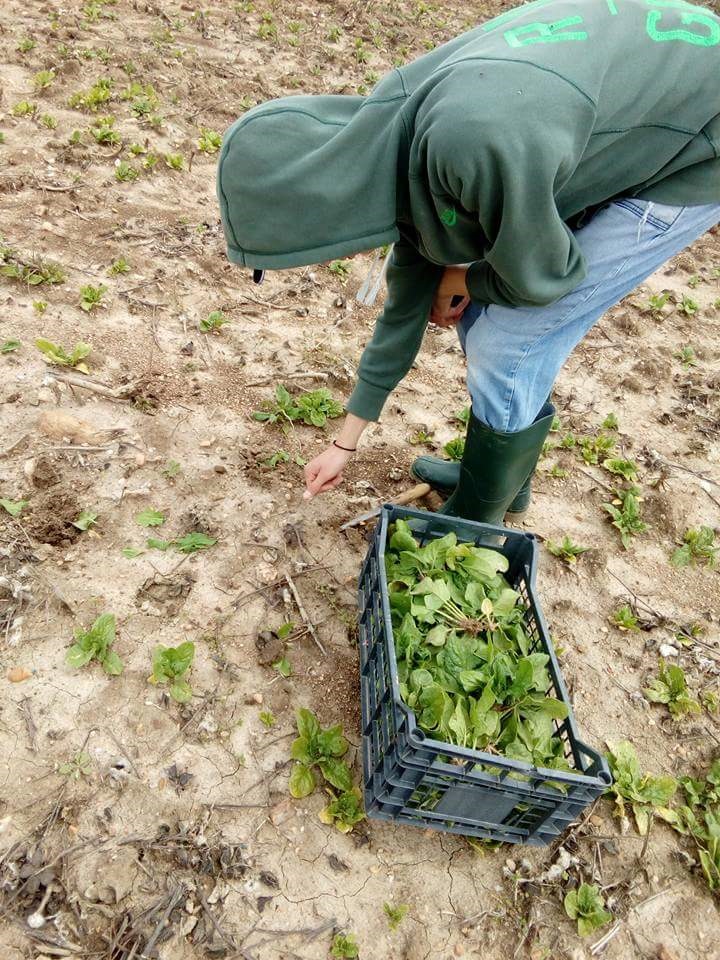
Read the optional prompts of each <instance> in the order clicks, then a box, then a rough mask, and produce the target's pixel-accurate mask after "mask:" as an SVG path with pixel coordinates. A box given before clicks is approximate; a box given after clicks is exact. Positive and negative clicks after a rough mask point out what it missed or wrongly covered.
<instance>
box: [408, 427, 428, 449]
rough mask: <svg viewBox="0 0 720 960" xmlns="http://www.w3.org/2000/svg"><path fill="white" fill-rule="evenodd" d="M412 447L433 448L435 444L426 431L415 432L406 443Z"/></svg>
mask: <svg viewBox="0 0 720 960" xmlns="http://www.w3.org/2000/svg"><path fill="white" fill-rule="evenodd" d="M408 442H409V443H410V444H411V445H412V446H413V447H423V446H425V447H434V446H435V442H434V441H433V435H432V432H430V433H428V432H427V431H426V430H416V431H415V432H414V433H412V434H411V435H410V438H409V441H408Z"/></svg>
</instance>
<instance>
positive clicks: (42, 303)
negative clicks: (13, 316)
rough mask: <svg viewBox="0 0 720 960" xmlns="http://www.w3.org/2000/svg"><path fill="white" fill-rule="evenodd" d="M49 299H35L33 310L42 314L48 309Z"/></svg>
mask: <svg viewBox="0 0 720 960" xmlns="http://www.w3.org/2000/svg"><path fill="white" fill-rule="evenodd" d="M47 308H48V305H47V300H33V310H34V311H35V313H37V315H38V316H40V317H41V316H42V315H43V314H44V313H45V311H46V310H47Z"/></svg>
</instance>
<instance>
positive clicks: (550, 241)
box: [427, 62, 593, 307]
mask: <svg viewBox="0 0 720 960" xmlns="http://www.w3.org/2000/svg"><path fill="white" fill-rule="evenodd" d="M491 72H492V75H493V86H492V93H493V95H492V96H490V95H488V96H485V95H484V79H485V76H484V75H485V74H486V73H488V74H489V73H491ZM463 74H464V76H463ZM436 92H437V91H436ZM453 100H455V101H456V102H455V104H454V106H455V109H452V108H451V102H452V101H453ZM448 101H450V103H449V102H448ZM437 106H439V104H436V105H433V106H432V107H430V108H429V109H430V110H433V109H435V112H436V118H435V122H433V123H432V124H431V125H430V126H429V127H428V138H427V144H428V167H429V174H430V177H431V179H432V178H433V177H435V178H437V183H436V185H435V187H434V189H436V190H437V189H439V191H440V193H441V194H445V195H446V196H448V197H451V198H454V199H456V200H458V201H459V202H460V204H461V206H462V207H463V209H464V210H466V211H468V212H470V213H471V214H473V215H475V216H477V220H478V225H479V227H480V229H481V230H482V231H483V234H484V237H485V256H484V258H483V259H482V260H478V261H476V262H475V263H473V264H472V265H471V266H470V268H469V269H468V274H467V288H468V292H469V294H470V296H471V298H472V299H473V300H475V301H477V302H479V303H483V304H487V303H496V304H501V305H503V306H508V307H521V306H522V307H532V306H543V305H545V304H548V303H552V302H553V301H555V300H558V299H559V298H560V297H562V296H564V295H565V294H567V293H569V292H570V291H571V290H572V289H573V288H574V287H576V286H577V285H578V284H579V283H580V282H581V281H582V279H583V278H584V277H585V273H586V264H585V259H584V257H583V254H582V252H581V250H580V248H579V246H578V243H577V241H576V239H575V237H574V236H573V234H572V232H571V231H570V230H569V229H568V227H567V226H566V225H565V223H564V222H563V220H562V217H561V215H560V213H559V212H558V208H557V203H556V197H557V195H558V193H559V192H560V191H561V190H562V187H563V184H564V183H565V182H566V181H567V180H568V179H569V178H570V176H571V174H572V172H573V171H574V169H575V167H576V165H577V162H578V159H579V157H580V156H582V152H583V149H584V145H585V142H586V139H587V136H588V135H589V132H590V129H591V127H592V117H593V107H592V105H591V104H590V102H589V101H588V100H587V99H586V98H585V96H584V94H581V93H580V92H579V91H578V90H577V89H575V88H574V87H573V86H571V85H570V84H569V83H567V82H566V81H565V80H563V79H562V78H560V77H558V76H556V75H554V74H550V73H544V72H542V71H539V70H535V69H533V68H532V67H531V66H529V65H528V64H524V63H517V62H515V63H493V64H492V65H491V66H489V67H488V65H487V64H483V63H481V64H478V63H477V62H469V63H465V64H462V66H461V67H460V68H459V69H457V70H456V71H455V72H454V77H453V84H452V89H451V90H450V91H449V92H446V96H445V97H444V106H445V115H444V117H442V116H440V115H439V114H438V112H437V110H436V108H437ZM461 107H462V109H460V108H461ZM458 116H462V117H463V120H462V122H461V123H460V124H458V123H455V125H454V129H451V128H450V127H449V124H448V118H452V117H455V118H457V117H458Z"/></svg>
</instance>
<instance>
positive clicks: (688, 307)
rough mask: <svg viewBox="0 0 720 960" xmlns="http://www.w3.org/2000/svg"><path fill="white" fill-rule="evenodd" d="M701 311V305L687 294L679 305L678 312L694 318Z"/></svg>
mask: <svg viewBox="0 0 720 960" xmlns="http://www.w3.org/2000/svg"><path fill="white" fill-rule="evenodd" d="M699 309H700V305H699V304H698V303H697V302H696V301H695V300H693V299H692V297H689V296H688V295H687V294H683V298H682V300H681V301H680V303H679V304H678V310H679V311H680V312H681V313H684V314H685V315H686V316H687V317H693V316H695V314H696V313H697V312H698V310H699Z"/></svg>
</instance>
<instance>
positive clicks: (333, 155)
mask: <svg viewBox="0 0 720 960" xmlns="http://www.w3.org/2000/svg"><path fill="white" fill-rule="evenodd" d="M218 196H219V200H220V208H221V213H222V220H223V226H224V230H225V236H226V240H227V247H228V256H229V257H230V259H231V260H232V261H233V262H234V263H238V264H241V265H242V266H247V267H253V268H262V269H264V268H267V269H282V268H285V267H296V266H301V265H305V264H311V263H318V262H320V261H323V260H328V259H331V258H335V257H344V256H349V255H351V254H353V253H357V252H359V251H361V250H368V249H371V248H374V247H379V246H382V245H384V244H390V243H394V244H395V246H394V249H393V254H392V257H391V259H390V263H389V267H388V273H387V288H388V290H387V296H386V300H385V305H384V309H383V311H382V313H381V315H380V317H379V318H378V321H377V324H376V328H375V332H374V335H373V337H372V340H371V342H370V343H369V344H368V346H367V347H366V349H365V351H364V353H363V356H362V359H361V361H360V367H359V371H358V383H357V386H356V388H355V390H354V392H353V394H352V396H351V398H350V400H349V402H348V404H347V409H348V410H349V411H350V412H352V413H355V414H357V415H358V416H360V417H363V418H364V419H368V420H374V419H377V418H378V416H379V414H380V411H381V409H382V406H383V404H384V402H385V400H386V398H387V395H388V393H389V392H390V391H391V390H392V389H393V388H394V387H395V386H396V384H397V383H398V382H399V380H400V379H402V377H403V376H404V375H405V374H406V373H407V371H408V370H409V368H410V366H411V365H412V362H413V360H414V359H415V355H416V353H417V351H418V349H419V347H420V343H421V341H422V337H423V334H424V331H425V327H426V324H427V321H428V315H429V310H430V306H431V304H432V300H433V296H434V293H435V290H436V288H437V284H438V282H439V279H440V277H441V276H442V272H443V268H444V266H445V265H448V264H464V263H469V264H471V266H470V267H469V269H468V273H467V286H468V290H469V293H470V295H471V297H472V299H473V300H474V301H476V302H478V303H481V304H489V303H495V304H503V305H505V306H511V307H513V306H536V305H544V304H548V303H552V302H553V301H555V300H557V299H559V298H560V297H562V296H564V295H565V294H567V293H569V292H570V291H571V290H572V289H573V288H574V287H576V286H577V285H578V284H579V283H580V282H581V281H582V279H583V277H584V276H585V262H584V259H583V255H582V253H581V251H580V249H579V247H578V244H577V241H576V240H575V238H574V236H573V233H572V230H571V229H570V228H569V226H568V223H570V224H574V225H577V224H578V223H579V222H581V220H582V218H583V216H586V215H589V213H591V212H592V211H593V209H594V208H597V207H598V206H600V205H602V204H603V203H606V202H608V201H609V200H611V199H613V198H615V197H621V196H624V197H640V198H642V199H646V200H655V201H658V202H660V203H667V204H692V205H695V204H704V203H718V202H720V16H718V15H717V14H715V13H714V12H712V11H711V10H708V9H704V8H701V7H696V6H692V5H691V4H689V3H685V2H684V0H575V2H572V0H536V2H535V3H529V4H527V5H526V6H523V7H519V8H517V9H515V10H511V11H509V12H507V13H505V14H503V15H501V16H499V17H496V18H495V19H494V20H491V21H490V22H489V23H486V24H483V25H482V26H480V27H477V28H476V29H474V30H471V31H469V32H468V33H465V34H462V35H461V36H459V37H457V38H455V39H454V40H451V41H450V42H449V43H446V44H444V45H443V46H441V47H438V48H437V49H435V50H433V51H432V52H430V53H428V54H427V55H425V56H423V57H421V58H420V59H418V60H416V61H414V62H413V63H410V64H408V65H407V66H405V67H401V68H400V69H397V70H393V71H392V72H391V73H389V74H388V75H387V76H386V77H384V78H383V79H382V80H381V81H380V83H379V84H378V85H377V86H376V87H375V89H374V90H373V91H372V93H371V94H370V95H369V96H368V97H357V96H297V97H284V98H282V99H280V100H273V101H270V102H268V103H264V104H261V105H260V106H258V107H255V108H254V109H252V110H250V111H249V112H248V113H246V114H245V115H244V116H243V117H242V118H241V119H240V120H238V121H237V122H236V123H235V124H233V126H231V127H230V129H229V130H228V131H227V133H226V135H225V138H224V142H223V147H222V151H221V154H220V162H219V167H218Z"/></svg>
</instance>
